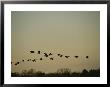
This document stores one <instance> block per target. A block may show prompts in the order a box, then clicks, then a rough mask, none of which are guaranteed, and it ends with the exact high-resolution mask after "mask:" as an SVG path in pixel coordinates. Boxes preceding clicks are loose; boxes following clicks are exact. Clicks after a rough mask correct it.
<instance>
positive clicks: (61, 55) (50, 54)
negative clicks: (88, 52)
mask: <svg viewBox="0 0 110 87" xmlns="http://www.w3.org/2000/svg"><path fill="white" fill-rule="evenodd" d="M35 53H36V52H35V51H33V50H31V51H30V54H35ZM37 54H38V55H41V54H43V56H44V57H45V58H49V60H54V59H55V58H54V57H53V55H54V54H53V53H44V52H41V51H37ZM56 55H57V56H58V57H60V58H62V57H64V58H67V59H68V58H70V57H71V56H69V55H63V54H60V53H59V54H56ZM44 57H40V58H39V59H38V58H34V59H31V58H30V59H22V60H21V61H18V62H13V61H12V62H11V64H13V65H15V66H17V65H19V64H20V63H21V62H29V61H31V62H36V61H37V60H43V58H44ZM78 57H79V56H77V55H76V56H74V58H76V59H77V58H78ZM84 58H86V59H88V58H89V56H85V57H84Z"/></svg>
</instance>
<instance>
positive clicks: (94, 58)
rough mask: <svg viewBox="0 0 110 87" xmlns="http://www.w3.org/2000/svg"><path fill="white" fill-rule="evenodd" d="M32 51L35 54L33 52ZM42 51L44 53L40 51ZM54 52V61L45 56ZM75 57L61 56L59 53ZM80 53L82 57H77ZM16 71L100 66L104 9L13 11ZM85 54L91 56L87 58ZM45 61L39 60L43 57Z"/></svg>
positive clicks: (12, 54)
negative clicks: (101, 14)
mask: <svg viewBox="0 0 110 87" xmlns="http://www.w3.org/2000/svg"><path fill="white" fill-rule="evenodd" d="M30 50H34V51H35V53H33V54H30ZM38 50H40V51H41V54H40V55H39V54H37V51H38ZM44 52H46V53H50V52H51V53H52V54H53V55H52V56H51V57H54V60H50V59H49V58H50V57H49V58H45V57H44V54H43V53H44ZM58 53H60V54H63V55H64V56H66V55H67V56H68V55H69V56H71V57H70V58H68V59H67V58H65V57H64V56H63V57H62V58H60V57H58V56H57V54H58ZM76 55H78V56H79V58H77V59H76V58H75V57H74V56H76ZM11 56H12V62H14V63H16V62H17V61H19V62H20V64H19V65H17V66H15V65H14V64H12V65H11V67H12V68H11V69H12V72H15V71H16V72H21V71H22V70H24V69H25V70H28V69H31V68H33V69H35V70H36V71H44V72H55V71H57V70H58V69H60V68H70V69H71V71H82V70H83V69H88V70H89V69H98V68H100V12H98V11H35V12H33V11H12V12H11ZM85 56H89V59H86V58H85ZM41 57H42V58H43V60H39V58H41ZM29 58H31V59H34V58H35V59H37V60H36V62H32V61H30V62H28V61H25V62H22V59H24V60H27V59H29Z"/></svg>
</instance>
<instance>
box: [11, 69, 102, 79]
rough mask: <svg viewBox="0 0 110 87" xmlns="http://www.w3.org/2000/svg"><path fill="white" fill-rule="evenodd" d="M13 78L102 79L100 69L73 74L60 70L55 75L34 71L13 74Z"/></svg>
mask: <svg viewBox="0 0 110 87" xmlns="http://www.w3.org/2000/svg"><path fill="white" fill-rule="evenodd" d="M11 76H12V77H100V69H97V70H94V69H92V70H89V71H87V70H86V69H84V70H83V71H82V72H71V70H69V69H65V68H64V69H60V70H58V71H57V72H55V73H44V72H41V71H37V72H35V71H34V70H33V69H30V70H29V71H27V70H24V71H23V72H22V73H17V72H14V73H11Z"/></svg>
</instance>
